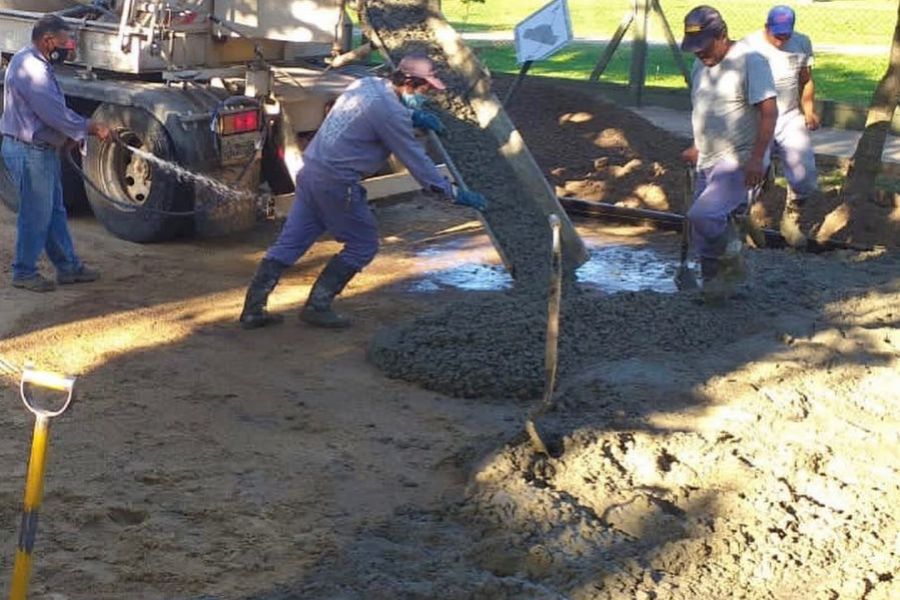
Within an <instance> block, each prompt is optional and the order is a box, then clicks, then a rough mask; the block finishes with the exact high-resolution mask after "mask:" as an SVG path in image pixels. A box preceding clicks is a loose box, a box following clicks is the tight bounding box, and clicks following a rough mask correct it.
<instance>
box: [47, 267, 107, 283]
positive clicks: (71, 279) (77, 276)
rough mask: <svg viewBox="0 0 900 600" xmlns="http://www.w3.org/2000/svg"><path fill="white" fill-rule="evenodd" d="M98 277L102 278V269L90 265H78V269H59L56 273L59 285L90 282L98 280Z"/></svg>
mask: <svg viewBox="0 0 900 600" xmlns="http://www.w3.org/2000/svg"><path fill="white" fill-rule="evenodd" d="M98 279H100V271H98V270H97V269H91V268H90V267H86V266H84V265H81V266H80V267H78V270H77V271H71V272H63V271H59V272H58V273H57V274H56V283H58V284H59V285H70V284H73V283H90V282H91V281H97V280H98Z"/></svg>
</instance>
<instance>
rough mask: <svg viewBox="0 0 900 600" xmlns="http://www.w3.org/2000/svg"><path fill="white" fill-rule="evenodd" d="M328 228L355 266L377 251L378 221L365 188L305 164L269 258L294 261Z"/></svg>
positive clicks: (347, 260)
mask: <svg viewBox="0 0 900 600" xmlns="http://www.w3.org/2000/svg"><path fill="white" fill-rule="evenodd" d="M326 231H328V232H329V233H331V235H333V236H334V239H335V240H337V241H338V242H341V243H342V244H344V247H343V249H342V250H341V251H340V253H339V254H338V256H340V258H341V260H342V261H343V262H344V263H346V264H347V265H349V266H350V267H353V268H354V269H356V270H361V269H362V268H363V267H365V266H366V265H368V264H369V263H370V262H372V259H373V258H375V255H376V254H377V253H378V224H377V223H376V222H375V215H373V214H372V209H370V208H369V204H368V202H367V201H366V190H365V188H363V187H362V186H361V185H359V184H358V183H354V184H347V183H343V182H339V181H334V180H332V179H330V178H328V177H327V176H322V175H320V174H318V173H316V172H315V170H314V169H311V168H309V167H304V168H303V169H300V172H299V173H298V174H297V191H296V192H295V194H294V204H293V205H292V206H291V211H290V212H289V213H288V218H287V221H285V223H284V227H283V228H282V229H281V234H280V235H279V236H278V239H277V240H276V241H275V243H274V244H272V246H271V247H270V248H269V250H268V252H266V258H268V259H272V260H276V261H278V262H280V263H281V264H283V265H292V264H294V263H295V262H297V260H299V259H300V257H301V256H303V254H304V253H305V252H306V251H307V250H309V247H310V246H312V245H313V243H314V242H315V241H316V240H317V239H318V238H319V236H320V235H322V234H323V233H325V232H326Z"/></svg>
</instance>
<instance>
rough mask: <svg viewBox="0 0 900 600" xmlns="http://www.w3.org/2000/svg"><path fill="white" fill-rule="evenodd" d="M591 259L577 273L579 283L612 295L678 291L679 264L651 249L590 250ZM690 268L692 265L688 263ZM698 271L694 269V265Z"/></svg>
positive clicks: (670, 257)
mask: <svg viewBox="0 0 900 600" xmlns="http://www.w3.org/2000/svg"><path fill="white" fill-rule="evenodd" d="M589 251H590V258H589V259H588V261H587V262H586V263H584V264H583V265H581V267H579V269H578V270H577V271H576V272H575V275H576V277H577V278H578V281H579V282H580V283H586V284H589V285H591V286H595V287H597V288H600V289H601V290H603V291H604V292H607V293H609V294H615V293H617V292H637V291H640V290H651V291H654V292H659V293H661V294H674V293H675V292H677V291H678V288H677V287H676V286H675V281H674V280H673V277H674V276H675V271H676V269H677V268H678V260H676V259H675V258H673V257H672V256H668V255H667V254H664V253H661V252H659V251H657V250H655V249H652V248H635V247H633V246H622V245H612V246H602V247H593V248H589ZM689 264H690V263H689ZM691 267H692V268H694V269H696V266H695V265H691Z"/></svg>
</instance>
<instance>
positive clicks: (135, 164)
mask: <svg viewBox="0 0 900 600" xmlns="http://www.w3.org/2000/svg"><path fill="white" fill-rule="evenodd" d="M119 136H120V137H121V138H122V141H124V142H125V143H126V144H128V145H129V146H133V147H135V148H139V149H141V150H145V151H149V149H148V148H146V147H145V146H144V143H143V141H142V140H141V139H140V138H139V137H138V136H137V135H136V134H135V133H134V132H132V131H124V132H121V133H120V134H119ZM111 150H112V153H113V156H112V160H111V161H110V163H108V164H111V165H112V167H113V169H114V170H115V173H112V174H111V175H113V177H111V178H110V179H112V180H114V181H116V183H117V184H118V187H119V188H120V189H121V190H122V192H123V194H124V196H125V197H126V199H127V200H128V201H129V202H131V203H133V204H136V205H138V206H140V205H142V204H144V203H145V202H146V201H147V199H148V198H149V197H150V189H151V187H152V186H153V169H152V167H151V166H150V164H149V163H147V161H145V160H144V159H142V158H140V157H139V156H137V155H135V154H134V153H132V152H131V151H130V150H128V149H127V148H122V147H121V146H119V145H118V144H113V145H112V148H111Z"/></svg>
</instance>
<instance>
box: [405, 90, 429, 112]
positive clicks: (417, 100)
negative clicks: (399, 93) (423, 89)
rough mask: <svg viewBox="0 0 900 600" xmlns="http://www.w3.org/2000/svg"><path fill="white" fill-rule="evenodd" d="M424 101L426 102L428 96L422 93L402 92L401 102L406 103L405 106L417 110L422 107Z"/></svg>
mask: <svg viewBox="0 0 900 600" xmlns="http://www.w3.org/2000/svg"><path fill="white" fill-rule="evenodd" d="M426 102H428V98H427V97H426V96H425V95H424V94H418V93H416V94H408V93H407V92H403V104H404V105H406V108H409V109H412V110H418V109H420V108H423V107H424V106H425V103H426Z"/></svg>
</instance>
